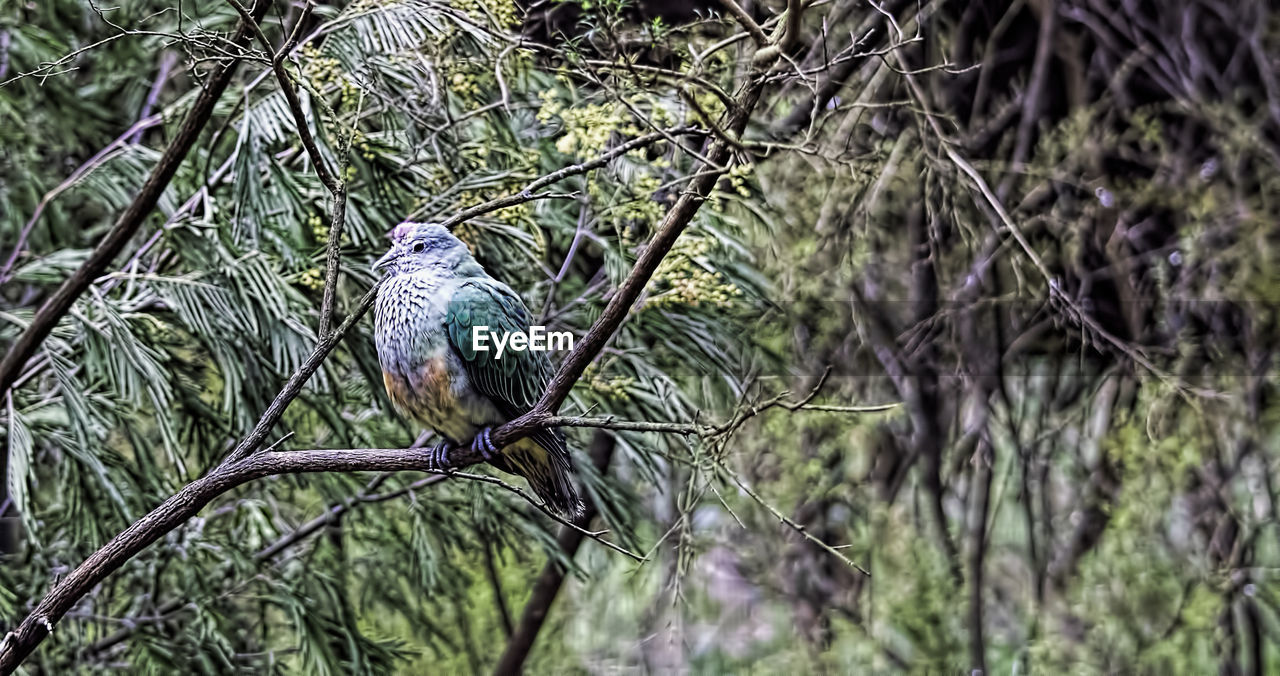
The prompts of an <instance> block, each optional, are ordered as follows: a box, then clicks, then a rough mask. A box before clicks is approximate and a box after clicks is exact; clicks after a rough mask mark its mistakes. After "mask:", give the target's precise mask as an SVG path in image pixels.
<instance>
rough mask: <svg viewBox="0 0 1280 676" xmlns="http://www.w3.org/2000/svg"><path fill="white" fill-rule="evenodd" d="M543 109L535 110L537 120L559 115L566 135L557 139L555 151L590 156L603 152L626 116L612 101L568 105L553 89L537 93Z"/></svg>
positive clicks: (547, 119) (545, 120)
mask: <svg viewBox="0 0 1280 676" xmlns="http://www.w3.org/2000/svg"><path fill="white" fill-rule="evenodd" d="M539 98H541V99H542V108H541V109H539V110H538V121H539V122H543V123H546V122H550V121H551V120H552V119H553V118H556V117H559V118H560V121H561V122H562V123H563V124H564V130H565V134H564V136H561V137H560V138H559V139H558V140H557V141H556V150H558V151H560V152H562V153H564V154H566V155H575V154H576V155H579V156H584V157H585V156H589V155H598V154H600V153H601V152H604V149H605V146H606V145H607V144H608V143H609V137H610V136H611V135H612V134H613V132H615V131H620V130H621V131H626V130H624V129H622V127H623V125H624V123H625V119H624V118H623V116H622V113H621V110H620V109H619V107H618V106H617V105H615V104H601V105H596V104H591V105H585V106H579V107H575V108H568V107H566V106H565V105H564V104H563V103H561V102H560V101H558V100H557V99H556V97H555V92H552V91H544V92H542V93H540V94H539Z"/></svg>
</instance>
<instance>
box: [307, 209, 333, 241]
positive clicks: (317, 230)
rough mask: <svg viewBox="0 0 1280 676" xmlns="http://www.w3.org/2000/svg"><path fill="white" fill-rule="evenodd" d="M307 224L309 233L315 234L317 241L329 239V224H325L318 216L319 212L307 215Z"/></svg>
mask: <svg viewBox="0 0 1280 676" xmlns="http://www.w3.org/2000/svg"><path fill="white" fill-rule="evenodd" d="M307 225H308V226H310V228H311V234H312V235H314V236H315V238H316V241H317V242H323V241H325V240H327V239H329V226H327V225H325V223H324V219H323V218H321V217H320V214H311V215H310V216H308V217H307Z"/></svg>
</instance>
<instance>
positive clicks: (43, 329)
mask: <svg viewBox="0 0 1280 676" xmlns="http://www.w3.org/2000/svg"><path fill="white" fill-rule="evenodd" d="M270 5H271V3H270V2H266V1H265V0H262V1H261V2H259V3H258V5H257V6H255V7H254V9H253V13H252V15H251V17H252V18H254V19H255V20H257V21H261V20H262V17H263V16H265V15H266V13H267V7H269V6H270ZM248 24H249V25H246V22H245V21H244V20H241V22H240V25H239V26H238V27H237V28H236V32H235V34H234V35H233V36H232V38H231V40H232V42H233V43H235V44H238V45H243V44H245V43H247V42H248V38H249V35H250V30H251V28H250V25H255V24H254V23H253V22H248ZM239 63H240V62H239V60H237V59H230V60H228V61H227V62H226V64H225V65H223V66H221V67H220V68H219V69H218V71H217V72H216V73H214V74H213V76H212V77H210V78H209V79H208V80H207V84H206V85H205V88H204V90H203V91H201V92H200V95H199V96H198V97H196V100H195V103H194V104H192V106H191V112H189V113H187V119H186V120H185V121H183V123H182V127H181V128H179V129H178V133H177V134H176V135H175V136H174V138H173V142H172V143H170V144H169V147H168V148H166V149H165V151H164V154H163V155H161V156H160V161H159V162H157V163H156V166H155V169H153V170H152V171H151V176H150V177H148V178H147V182H146V183H144V184H143V185H142V188H141V189H140V190H139V191H138V196H137V197H135V198H134V199H133V202H132V203H131V204H130V205H129V207H128V208H127V209H125V211H124V213H123V214H121V215H120V218H119V219H118V220H117V221H116V224H115V226H114V227H112V228H111V232H109V233H107V236H106V237H105V238H103V240H102V242H100V243H99V244H98V246H97V248H95V249H94V250H93V253H92V254H90V255H89V259H88V260H86V261H85V262H84V264H83V265H81V266H80V268H79V269H77V270H76V271H75V273H74V274H72V275H71V277H70V278H68V279H67V281H66V282H63V284H62V286H61V287H59V288H58V290H57V291H56V292H54V294H53V295H52V296H50V297H49V300H47V301H45V303H44V305H42V306H41V307H40V309H39V310H37V311H36V314H35V317H33V318H32V319H31V323H30V324H28V325H27V328H26V330H24V331H23V332H22V335H20V336H18V339H17V340H16V341H14V343H13V346H12V347H10V348H9V351H8V352H7V353H5V355H4V359H3V360H2V361H0V395H2V394H4V393H6V392H8V391H9V388H10V387H12V386H13V383H14V381H15V380H17V378H18V373H19V372H20V371H21V370H22V367H23V365H25V364H26V363H27V360H28V359H30V358H31V355H33V354H35V352H36V350H37V349H39V348H40V344H41V343H43V342H44V339H45V338H47V337H48V336H49V333H50V332H51V331H53V328H54V327H55V326H57V324H58V321H59V320H60V319H62V316H63V315H65V314H66V313H67V311H68V310H70V309H71V306H72V305H73V304H74V303H75V301H76V299H77V298H79V297H80V294H82V293H84V292H85V290H86V289H88V288H89V285H91V284H93V280H95V279H97V278H98V277H100V276H101V275H102V273H103V272H105V271H106V269H107V266H108V265H110V264H111V261H112V260H114V259H115V257H116V256H117V255H118V254H119V253H120V251H121V250H123V249H124V246H125V244H127V243H128V242H129V240H130V239H131V238H132V237H133V236H134V234H136V233H137V232H138V228H140V227H142V223H143V221H145V220H146V218H147V216H148V215H149V214H150V213H151V211H152V210H153V209H155V206H156V203H157V202H158V201H159V200H160V194H161V193H163V192H164V189H165V188H166V187H167V186H168V185H169V181H171V180H173V176H174V174H175V173H177V171H178V166H179V165H181V164H182V160H183V159H184V158H186V156H187V153H188V152H189V151H190V150H191V148H192V146H194V145H195V143H196V140H197V139H199V137H200V132H201V131H202V130H204V126H205V124H207V123H208V122H209V118H210V117H211V116H212V115H213V109H214V106H215V105H216V104H217V102H218V99H220V98H222V93H223V91H225V90H226V88H227V85H229V84H230V83H231V78H232V76H234V75H235V72H236V67H237V66H238V65H239Z"/></svg>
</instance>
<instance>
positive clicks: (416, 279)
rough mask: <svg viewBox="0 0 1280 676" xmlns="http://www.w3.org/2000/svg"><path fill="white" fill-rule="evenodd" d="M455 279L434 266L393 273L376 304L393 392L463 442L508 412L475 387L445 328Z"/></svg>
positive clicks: (410, 410)
mask: <svg viewBox="0 0 1280 676" xmlns="http://www.w3.org/2000/svg"><path fill="white" fill-rule="evenodd" d="M453 284H455V282H454V280H452V279H446V278H442V277H441V276H438V275H434V274H432V273H431V271H429V270H427V271H420V272H415V273H410V274H403V275H397V276H394V277H391V278H389V279H387V280H386V282H384V283H383V285H382V288H380V289H379V290H378V300H377V303H376V304H375V306H374V340H375V343H376V345H377V349H378V361H379V362H380V363H381V365H382V378H383V384H384V385H385V386H386V388H387V396H388V397H389V398H390V399H391V402H392V403H393V404H395V406H396V408H397V409H399V411H400V413H401V414H402V415H405V416H406V417H411V418H414V419H416V420H418V421H419V422H421V423H423V424H425V425H427V426H428V427H431V428H432V429H434V430H435V431H436V432H438V433H440V434H441V435H443V436H445V437H446V438H448V439H449V440H450V441H453V442H455V443H462V442H465V441H467V440H469V439H471V437H472V436H474V434H475V433H476V431H477V430H479V429H480V428H481V427H484V426H485V425H492V424H496V423H500V422H502V421H503V418H502V416H501V415H500V414H499V413H498V411H497V409H496V408H495V407H494V406H493V404H492V403H491V402H490V401H489V400H488V399H487V398H486V397H484V396H483V395H480V394H479V393H477V392H476V391H475V390H474V389H473V388H472V387H471V383H470V381H469V379H468V377H467V373H466V369H465V367H464V366H463V364H462V362H461V359H460V358H459V357H458V355H457V354H456V353H455V352H454V351H453V350H452V348H451V347H450V345H449V340H448V337H447V335H446V334H445V332H444V318H445V313H446V310H447V305H448V303H447V301H446V300H445V299H447V298H449V297H450V295H451V293H452V285H453Z"/></svg>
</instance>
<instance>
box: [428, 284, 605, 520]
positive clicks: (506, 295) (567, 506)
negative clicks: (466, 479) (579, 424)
mask: <svg viewBox="0 0 1280 676" xmlns="http://www.w3.org/2000/svg"><path fill="white" fill-rule="evenodd" d="M477 326H487V327H489V328H488V330H489V331H491V332H493V333H497V334H502V333H507V334H512V333H515V332H525V333H527V332H528V331H529V310H528V309H526V308H525V306H524V302H523V301H521V300H520V297H519V296H517V295H516V293H515V292H514V291H512V290H511V288H510V287H508V286H507V285H505V284H502V283H501V282H498V281H496V280H489V279H483V278H473V279H469V280H467V281H465V282H463V283H462V284H461V285H460V286H459V287H458V289H457V290H456V291H455V292H454V294H453V297H452V298H450V299H449V308H448V311H447V312H446V315H445V331H446V333H447V334H448V335H449V344H450V345H451V346H452V347H453V349H454V351H455V352H456V353H457V354H458V356H460V357H462V362H463V364H465V365H466V371H467V377H468V378H470V379H471V384H472V386H474V387H475V388H476V389H477V390H479V391H480V392H481V393H482V394H484V395H485V396H486V397H488V398H489V400H490V401H492V402H493V404H494V405H495V406H496V407H497V408H498V410H499V411H501V412H502V414H503V415H505V416H507V417H508V418H516V417H519V416H520V415H522V414H524V413H528V412H529V411H530V410H532V409H533V407H534V405H535V404H537V403H538V399H539V398H540V397H541V396H542V394H543V392H544V391H545V390H546V388H547V383H548V382H550V380H551V376H552V368H551V360H550V359H548V358H547V355H546V353H544V352H533V351H531V350H523V351H519V352H517V351H515V350H512V349H509V348H508V349H507V350H506V351H504V352H503V353H502V359H498V356H497V355H498V352H497V349H496V348H495V346H494V345H493V344H492V342H490V344H489V350H488V351H478V350H476V349H475V346H474V344H473V341H472V335H473V333H472V332H473V330H474V329H475V327H477ZM530 437H531V438H532V439H533V441H535V442H536V443H537V444H538V445H539V446H541V447H542V449H543V450H544V451H545V461H544V460H543V459H542V458H535V457H533V456H531V455H529V454H527V453H524V452H522V451H519V450H514V451H512V450H504V451H503V456H507V457H504V458H500V459H496V460H495V462H494V464H495V465H497V466H498V468H499V469H501V470H503V471H506V472H511V473H512V474H519V475H521V476H523V477H525V478H526V479H528V480H529V485H530V486H532V487H533V489H534V492H536V493H537V494H538V495H539V496H541V497H542V499H543V500H546V501H547V502H548V503H549V504H551V505H552V506H553V507H555V508H556V509H558V510H559V511H560V512H562V513H564V514H567V515H570V516H575V515H577V514H579V513H580V512H581V510H582V501H581V500H580V499H579V498H578V491H577V489H576V488H575V487H574V485H573V481H572V479H570V476H569V474H570V465H569V449H568V447H567V446H566V445H565V441H564V434H563V433H561V432H560V430H558V429H541V430H538V431H537V432H534V433H533V434H531V435H530Z"/></svg>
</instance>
